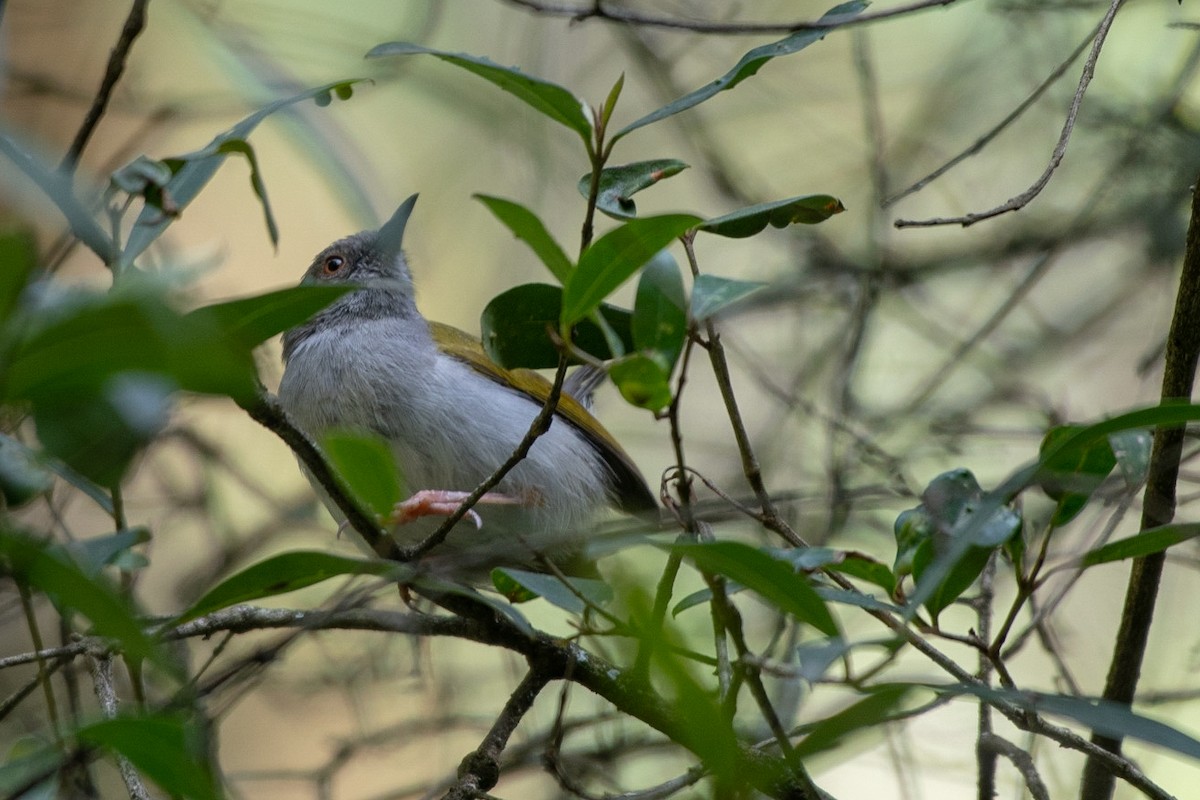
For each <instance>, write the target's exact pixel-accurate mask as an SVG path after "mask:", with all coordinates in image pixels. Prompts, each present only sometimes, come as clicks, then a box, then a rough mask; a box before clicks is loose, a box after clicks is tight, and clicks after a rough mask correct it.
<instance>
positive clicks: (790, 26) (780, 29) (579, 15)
mask: <svg viewBox="0 0 1200 800" xmlns="http://www.w3.org/2000/svg"><path fill="white" fill-rule="evenodd" d="M505 2H508V3H509V4H511V5H515V6H519V7H521V8H524V9H527V10H529V11H532V12H534V13H536V14H545V15H547V16H556V17H570V18H571V19H572V20H576V21H579V20H585V19H601V20H607V21H609V22H619V23H623V24H626V25H636V26H639V27H643V28H667V29H671V30H682V31H691V32H692V33H713V34H723V35H731V34H736V35H751V34H767V33H796V32H799V31H814V30H828V29H830V28H838V27H842V26H846V25H864V24H866V23H869V22H878V21H880V20H885V19H891V18H893V17H903V16H908V15H910V14H915V13H916V12H918V11H925V10H927V9H930V8H936V7H938V6H948V5H953V4H954V3H956V2H959V0H917V2H913V3H909V4H908V5H904V6H897V7H895V8H887V9H884V10H882V11H876V12H875V13H873V14H860V15H858V16H853V17H851V16H847V17H838V18H831V19H827V20H807V19H806V20H794V21H790V22H713V21H709V20H698V19H684V18H682V17H668V16H663V15H659V14H647V13H644V12H641V11H635V10H632V9H631V8H630V7H628V6H622V5H614V6H608V5H606V4H605V3H603V2H602V1H601V0H596V1H595V2H592V3H591V4H589V5H582V4H579V3H550V2H543V0H505Z"/></svg>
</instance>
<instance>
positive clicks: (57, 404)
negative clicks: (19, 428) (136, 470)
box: [33, 371, 176, 486]
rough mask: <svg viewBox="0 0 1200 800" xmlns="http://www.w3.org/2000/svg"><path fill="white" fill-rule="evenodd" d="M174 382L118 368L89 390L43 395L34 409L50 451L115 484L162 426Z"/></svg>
mask: <svg viewBox="0 0 1200 800" xmlns="http://www.w3.org/2000/svg"><path fill="white" fill-rule="evenodd" d="M175 389H176V385H175V384H174V383H172V382H171V381H170V380H168V379H167V378H164V377H163V376H162V375H157V374H154V373H149V372H133V371H128V372H118V373H116V374H114V375H113V376H112V377H110V378H109V379H108V380H106V381H104V383H103V384H101V386H100V387H98V389H97V390H96V391H95V392H94V393H93V392H86V391H84V392H78V393H73V394H70V395H67V396H63V397H60V398H57V399H53V400H50V399H46V398H42V399H41V400H40V401H39V402H37V403H36V405H35V406H34V409H33V420H34V423H35V425H36V426H37V434H38V439H40V440H41V442H42V446H43V447H45V448H46V451H47V452H48V453H50V454H51V455H53V456H55V457H57V458H60V459H62V460H63V461H64V462H66V463H67V464H70V465H71V467H72V468H73V469H75V470H78V471H79V473H80V474H82V475H83V476H84V477H86V478H88V479H90V480H92V481H95V482H96V483H98V484H100V485H102V486H115V485H116V484H117V483H119V482H120V481H121V479H122V478H123V477H124V475H125V471H126V470H127V469H128V468H129V465H130V463H131V462H132V461H133V459H134V457H135V456H136V455H137V454H138V452H140V451H141V450H142V448H144V447H145V446H146V445H148V444H149V443H150V442H151V441H152V440H153V439H154V437H155V436H157V435H158V434H159V432H161V431H162V429H163V428H164V427H165V426H166V424H167V420H168V419H169V418H170V412H171V399H172V394H173V393H174V391H175Z"/></svg>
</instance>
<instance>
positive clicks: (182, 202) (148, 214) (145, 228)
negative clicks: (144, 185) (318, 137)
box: [121, 80, 360, 264]
mask: <svg viewBox="0 0 1200 800" xmlns="http://www.w3.org/2000/svg"><path fill="white" fill-rule="evenodd" d="M359 82H360V81H356V80H355V81H336V82H334V83H328V84H325V85H324V86H318V87H317V88H315V89H309V90H307V91H304V92H300V93H299V94H295V95H292V96H291V97H286V98H284V99H282V100H277V101H275V102H274V103H271V104H270V105H267V106H265V107H264V108H261V109H259V110H258V111H256V112H254V113H253V114H251V115H250V116H248V117H246V118H245V119H243V120H242V121H241V122H239V123H237V124H236V125H234V126H233V127H232V128H230V129H229V130H227V131H225V132H224V133H221V134H218V135H217V136H216V137H215V138H214V139H213V140H212V141H211V142H209V144H208V145H207V146H206V147H204V148H203V149H201V150H197V151H196V152H194V153H188V154H186V155H182V156H175V157H172V158H164V159H163V162H164V163H165V164H167V165H168V166H169V167H171V168H172V169H173V170H174V176H173V177H172V178H171V180H170V181H169V182H168V183H167V185H166V186H165V187H164V188H163V191H164V192H165V193H166V194H167V195H168V196H169V197H170V199H171V202H172V205H173V208H174V209H175V212H176V213H178V212H179V211H182V210H183V209H184V208H186V207H187V206H188V204H190V203H191V202H192V200H194V199H196V196H197V195H198V194H199V193H200V190H201V189H203V188H204V187H205V186H206V185H207V184H208V182H209V180H211V179H212V176H213V175H215V174H216V172H217V169H218V168H219V167H220V166H221V165H222V164H223V163H225V158H226V156H227V155H228V154H229V152H231V151H232V152H243V154H246V155H247V156H249V154H248V153H245V151H244V150H239V147H238V145H236V144H233V143H236V142H239V141H244V140H245V139H246V137H247V136H249V135H250V133H251V132H252V131H253V130H254V129H255V128H256V127H258V124H259V123H260V122H262V121H263V120H264V119H266V118H267V117H269V116H271V115H272V114H274V113H275V112H276V111H279V110H281V109H284V108H287V107H288V106H291V105H295V104H296V103H300V102H303V101H304V100H310V99H316V100H317V101H318V105H322V104H323V105H328V103H329V100H330V98H331V97H332V96H333V94H334V93H336V95H337V97H338V98H339V99H342V100H344V99H346V98H348V97H350V94H351V93H352V91H353V89H352V87H353V85H354V84H356V83H359ZM322 100H324V103H322V102H321V101H322ZM257 175H258V169H257V165H256V164H255V163H254V162H253V160H252V161H251V182H252V184H253V185H254V187H255V192H256V194H258V195H259V198H260V199H261V200H262V201H263V212H264V214H265V215H266V217H267V222H268V229H272V228H273V227H274V221H273V219H272V217H271V212H270V208H269V207H268V206H267V205H266V195H265V192H264V191H260V190H261V179H260V178H258V177H256V176H257ZM173 221H174V216H172V215H168V214H164V213H163V212H162V211H161V210H159V209H156V208H154V207H152V206H149V207H147V208H144V209H142V212H141V213H140V214H139V215H138V218H137V221H136V222H135V223H134V226H133V230H131V231H130V233H129V239H128V240H127V241H126V242H125V250H124V252H123V253H122V254H121V260H122V262H123V263H125V264H131V263H133V261H134V260H135V259H136V258H137V257H138V256H139V255H141V254H142V252H143V251H145V249H146V248H147V247H149V246H150V245H151V244H152V243H153V242H154V241H155V240H156V239H157V238H158V237H159V236H161V235H162V233H163V231H165V230H166V229H167V226H169V225H170V224H171V223H172V222H173ZM272 235H273V239H272V241H274V240H275V238H277V234H274V233H273V234H272Z"/></svg>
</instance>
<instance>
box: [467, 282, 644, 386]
mask: <svg viewBox="0 0 1200 800" xmlns="http://www.w3.org/2000/svg"><path fill="white" fill-rule="evenodd" d="M562 297H563V290H562V288H560V287H558V286H551V285H549V284H545V283H526V284H523V285H521V286H516V287H514V288H512V289H509V290H508V291H506V292H503V293H501V294H499V295H497V296H496V297H494V298H493V299H492V301H491V302H490V303H488V304H487V307H486V308H484V309H483V314H482V315H481V316H480V319H479V327H480V330H481V331H482V332H483V333H482V341H483V349H484V351H485V352H486V353H487V354H488V358H490V359H492V360H493V361H495V362H496V363H497V364H499V365H500V366H502V367H504V368H506V369H515V368H517V367H526V368H529V369H551V368H554V367H556V366H558V349H557V348H556V347H555V346H554V343H553V342H552V341H551V340H550V337H549V335H548V334H547V331H550V330H556V329H557V328H558V321H559V319H560V318H561V317H562ZM600 313H601V314H602V315H603V319H604V320H605V321H606V322H607V323H608V325H609V326H610V327H611V328H612V329H613V330H614V331H615V332H616V334H617V336H618V338H619V339H620V340H621V342H622V343H623V344H624V346H625V349H632V348H633V340H632V335H631V333H630V324H631V323H630V313H629V312H628V311H626V310H624V309H622V308H618V307H616V306H613V305H608V304H607V303H605V304H602V305H601V306H600ZM571 337H572V343H573V344H574V345H575V347H578V348H579V349H580V350H583V351H584V352H585V353H589V354H591V355H592V356H594V357H596V358H597V359H600V360H602V361H606V360H608V359H610V358H613V357H614V355H615V354H614V353H613V352H612V350H611V348H610V347H609V345H608V341H607V339H606V338H605V335H604V333H603V331H601V330H600V328H599V326H597V325H596V323H595V322H593V321H592V320H591V319H584V320H581V321H580V322H579V323H578V324H576V325H575V327H573V328H572V329H571Z"/></svg>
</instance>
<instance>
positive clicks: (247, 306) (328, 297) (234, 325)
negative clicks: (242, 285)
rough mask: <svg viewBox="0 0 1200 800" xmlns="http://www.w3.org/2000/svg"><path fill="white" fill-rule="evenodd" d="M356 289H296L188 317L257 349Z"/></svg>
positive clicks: (224, 304)
mask: <svg viewBox="0 0 1200 800" xmlns="http://www.w3.org/2000/svg"><path fill="white" fill-rule="evenodd" d="M353 290H354V287H353V286H348V285H342V286H334V285H329V286H293V287H292V288H290V289H279V290H276V291H273V292H267V293H266V294H260V295H255V296H253V297H241V298H238V299H237V300H226V301H224V302H221V303H213V304H212V305H207V306H202V307H200V308H197V309H196V310H195V311H192V312H191V313H189V314H187V315H186V319H188V320H191V321H192V322H199V323H201V324H202V325H204V326H205V327H207V328H210V329H213V330H217V331H220V332H221V333H222V334H224V335H225V336H228V337H229V338H230V339H232V340H234V341H236V342H238V343H239V344H240V345H241V346H243V347H247V348H250V347H256V346H258V345H260V344H262V343H263V342H265V341H266V340H267V339H270V338H271V337H272V336H275V335H277V334H280V333H283V332H284V331H286V330H288V329H289V328H292V327H294V326H296V325H299V324H301V323H303V322H306V321H307V320H308V319H309V318H311V317H312V316H313V314H316V313H317V312H318V311H320V310H321V309H323V308H325V307H326V306H328V305H329V304H330V303H332V302H333V301H334V300H336V299H338V298H339V297H341V296H342V295H344V294H346V293H347V292H350V291H353Z"/></svg>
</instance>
